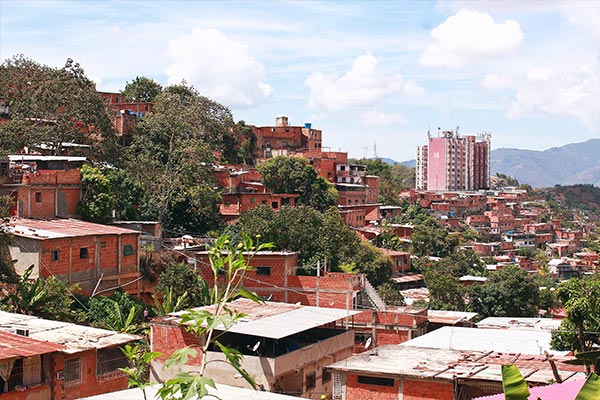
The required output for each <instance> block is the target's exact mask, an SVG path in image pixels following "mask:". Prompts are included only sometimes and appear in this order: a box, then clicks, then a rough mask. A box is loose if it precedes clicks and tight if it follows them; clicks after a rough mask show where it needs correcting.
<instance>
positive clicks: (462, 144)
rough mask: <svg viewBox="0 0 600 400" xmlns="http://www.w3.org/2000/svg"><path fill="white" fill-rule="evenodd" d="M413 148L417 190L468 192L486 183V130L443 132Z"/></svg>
mask: <svg viewBox="0 0 600 400" xmlns="http://www.w3.org/2000/svg"><path fill="white" fill-rule="evenodd" d="M428 138H429V142H428V144H426V145H423V146H419V147H418V148H417V170H416V182H415V183H416V185H415V186H416V188H417V190H435V191H471V190H479V189H488V188H489V186H490V142H491V135H490V134H489V133H479V134H477V136H473V135H468V136H463V135H459V134H458V130H457V132H456V133H455V132H453V131H444V132H442V133H441V135H440V134H438V137H435V138H434V137H431V136H430V135H429V134H428Z"/></svg>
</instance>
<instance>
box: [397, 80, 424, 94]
mask: <svg viewBox="0 0 600 400" xmlns="http://www.w3.org/2000/svg"><path fill="white" fill-rule="evenodd" d="M402 92H403V93H404V94H405V95H408V96H423V95H424V94H425V93H426V90H425V89H424V88H423V87H422V86H419V84H417V82H415V81H414V79H409V80H407V81H406V82H404V86H402Z"/></svg>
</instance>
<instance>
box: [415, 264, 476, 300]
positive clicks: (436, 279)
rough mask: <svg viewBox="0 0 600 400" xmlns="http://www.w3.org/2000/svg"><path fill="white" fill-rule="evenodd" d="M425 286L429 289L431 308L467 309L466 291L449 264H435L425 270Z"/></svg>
mask: <svg viewBox="0 0 600 400" xmlns="http://www.w3.org/2000/svg"><path fill="white" fill-rule="evenodd" d="M423 279H424V280H425V286H427V289H429V299H430V300H429V308H431V309H435V310H453V311H465V309H466V306H465V304H466V303H465V297H466V291H465V288H464V286H463V285H462V284H461V283H460V281H459V280H458V278H457V277H455V276H453V275H452V271H451V269H450V268H449V267H448V266H447V265H433V266H431V267H428V268H426V269H425V270H424V271H423Z"/></svg>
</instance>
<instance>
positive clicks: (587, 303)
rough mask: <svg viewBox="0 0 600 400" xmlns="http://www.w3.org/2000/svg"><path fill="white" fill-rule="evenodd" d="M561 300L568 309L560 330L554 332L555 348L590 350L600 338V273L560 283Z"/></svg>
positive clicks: (553, 345) (558, 291)
mask: <svg viewBox="0 0 600 400" xmlns="http://www.w3.org/2000/svg"><path fill="white" fill-rule="evenodd" d="M557 296H558V299H559V300H560V301H561V302H562V304H563V306H564V307H565V311H566V312H567V318H565V319H564V320H563V322H562V323H561V326H560V329H558V330H556V331H555V332H553V333H552V347H554V348H556V349H558V350H578V351H586V350H589V349H591V347H592V345H594V344H598V343H599V341H600V334H599V333H598V332H600V273H596V274H595V275H594V276H592V277H589V278H585V279H577V278H572V279H569V280H568V281H566V282H563V283H561V284H560V285H559V287H558V290H557Z"/></svg>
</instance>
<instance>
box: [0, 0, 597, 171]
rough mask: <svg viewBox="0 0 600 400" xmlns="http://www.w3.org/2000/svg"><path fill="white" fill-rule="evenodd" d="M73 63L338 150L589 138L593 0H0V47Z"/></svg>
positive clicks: (527, 144)
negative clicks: (458, 139)
mask: <svg viewBox="0 0 600 400" xmlns="http://www.w3.org/2000/svg"><path fill="white" fill-rule="evenodd" d="M17 53H23V54H25V56H27V57H29V58H32V59H34V60H36V61H38V62H41V63H44V64H48V65H50V66H54V67H60V66H62V65H63V64H64V62H65V60H66V59H67V58H73V59H74V60H76V61H78V62H79V63H80V64H81V65H82V66H83V67H84V69H85V71H86V73H87V75H88V76H89V77H91V78H92V79H93V80H94V81H96V83H97V87H98V89H99V90H104V91H119V90H120V89H122V88H123V87H124V85H125V83H126V82H127V81H128V80H131V79H133V78H135V77H136V76H147V77H151V78H153V79H155V80H157V81H158V82H160V83H162V84H164V85H167V84H174V83H179V82H181V80H182V79H185V80H186V81H187V82H188V83H191V84H193V85H194V86H195V87H196V88H197V89H198V90H199V91H200V92H201V93H202V94H204V95H206V96H208V97H211V98H213V99H215V100H218V101H220V102H222V103H223V104H225V105H227V106H229V107H230V108H231V109H232V111H233V113H234V117H235V119H236V120H240V119H243V120H245V121H246V122H247V123H251V124H255V125H272V124H274V122H275V117H276V116H278V115H287V116H288V117H289V120H290V123H291V124H293V125H301V124H304V123H305V122H312V124H313V127H315V128H317V129H322V130H323V138H324V146H327V147H329V148H330V149H331V150H335V151H337V150H342V151H348V152H349V153H350V156H354V157H362V156H364V155H366V156H369V157H371V156H373V154H374V152H375V151H376V153H377V155H378V156H380V157H390V158H393V159H395V160H397V161H403V160H408V159H412V158H415V153H416V146H417V145H419V144H422V143H424V142H425V140H426V132H427V129H428V128H430V129H431V132H432V133H433V134H436V133H437V129H438V127H441V128H442V129H455V128H456V127H457V126H459V127H460V132H461V133H463V134H474V133H477V132H491V133H492V147H493V148H500V147H517V148H526V149H538V150H541V149H547V148H550V147H553V146H560V145H563V144H566V143H572V142H581V141H585V140H588V139H590V138H599V137H600V1H599V0H579V1H577V0H573V1H565V2H561V1H543V0H540V1H510V0H507V1H475V0H471V1H441V2H434V1H383V2H376V1H361V2H347V1H314V2H312V1H243V2H234V1H222V2H212V1H175V2H169V1H98V2H95V1H90V0H88V1H11V0H1V1H0V56H1V57H0V58H1V59H2V60H4V59H6V58H9V57H11V56H13V55H14V54H17Z"/></svg>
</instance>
